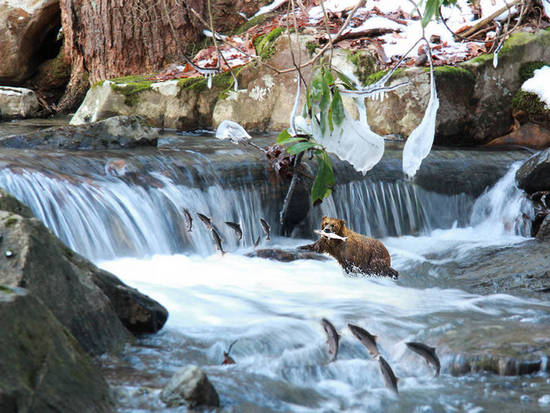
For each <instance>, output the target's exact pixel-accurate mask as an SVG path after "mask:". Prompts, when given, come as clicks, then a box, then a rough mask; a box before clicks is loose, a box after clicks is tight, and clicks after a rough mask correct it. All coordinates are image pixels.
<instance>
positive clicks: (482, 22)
mask: <svg viewBox="0 0 550 413" xmlns="http://www.w3.org/2000/svg"><path fill="white" fill-rule="evenodd" d="M522 1H523V0H514V1H513V2H512V3H510V4H507V5H506V6H504V7H502V8H501V9H499V10H497V11H495V12H494V13H492V14H491V15H490V16H487V17H485V18H484V19H482V20H480V21H479V22H477V23H476V24H474V25H473V26H472V27H470V28H469V29H468V30H466V31H465V32H464V33H463V34H462V36H461V37H468V36H470V35H471V34H473V33H475V32H476V31H477V30H478V29H479V28H481V27H483V26H485V25H486V24H487V23H488V22H491V21H493V20H494V19H495V17H498V16H500V15H501V14H502V13H504V12H505V11H506V10H510V9H511V8H512V7H513V6H515V5H516V4H519V3H521V2H522Z"/></svg>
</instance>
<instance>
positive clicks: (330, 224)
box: [321, 217, 346, 235]
mask: <svg viewBox="0 0 550 413" xmlns="http://www.w3.org/2000/svg"><path fill="white" fill-rule="evenodd" d="M345 226H346V221H344V220H343V219H338V218H330V217H323V219H322V220H321V231H323V232H332V233H334V234H338V235H342V233H343V230H344V227H345Z"/></svg>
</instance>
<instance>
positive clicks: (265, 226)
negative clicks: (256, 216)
mask: <svg viewBox="0 0 550 413" xmlns="http://www.w3.org/2000/svg"><path fill="white" fill-rule="evenodd" d="M260 224H261V225H262V229H263V230H264V232H265V235H266V237H265V239H266V240H268V241H269V240H270V239H271V238H269V232H270V231H271V225H269V224H268V223H267V221H266V220H265V219H263V218H260Z"/></svg>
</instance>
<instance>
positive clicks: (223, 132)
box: [216, 120, 252, 143]
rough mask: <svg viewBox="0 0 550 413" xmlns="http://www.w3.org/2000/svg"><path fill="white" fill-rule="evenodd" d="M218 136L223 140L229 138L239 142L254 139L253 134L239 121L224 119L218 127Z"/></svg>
mask: <svg viewBox="0 0 550 413" xmlns="http://www.w3.org/2000/svg"><path fill="white" fill-rule="evenodd" d="M216 138H218V139H221V140H224V139H229V140H230V141H231V142H233V143H239V142H243V141H248V140H249V139H252V136H250V135H249V134H248V133H247V132H246V131H245V130H244V128H243V127H242V126H241V125H239V124H238V123H237V122H233V121H232V120H224V121H222V122H221V123H220V125H219V126H218V129H216Z"/></svg>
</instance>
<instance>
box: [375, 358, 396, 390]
mask: <svg viewBox="0 0 550 413" xmlns="http://www.w3.org/2000/svg"><path fill="white" fill-rule="evenodd" d="M378 366H379V367H380V372H381V373H382V377H383V378H384V384H385V385H386V388H388V389H390V390H393V391H394V392H395V393H399V391H398V390H397V382H398V381H399V379H398V378H397V377H395V374H393V370H392V369H391V367H390V365H389V364H388V362H387V361H386V359H384V357H382V356H380V355H379V356H378Z"/></svg>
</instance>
